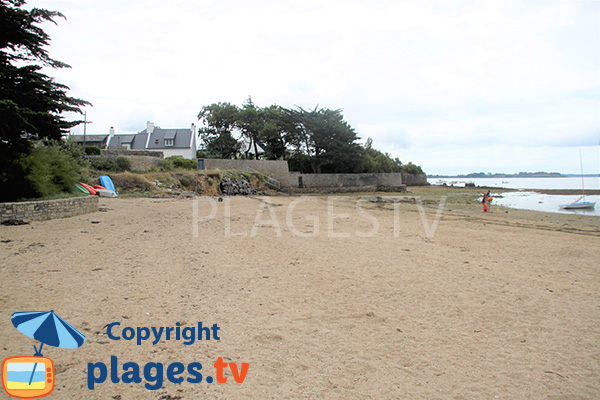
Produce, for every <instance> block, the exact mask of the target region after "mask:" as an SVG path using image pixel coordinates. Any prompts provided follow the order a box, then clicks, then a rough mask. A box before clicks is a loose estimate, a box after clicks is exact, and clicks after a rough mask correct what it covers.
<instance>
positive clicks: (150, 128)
mask: <svg viewBox="0 0 600 400" xmlns="http://www.w3.org/2000/svg"><path fill="white" fill-rule="evenodd" d="M153 132H154V122H150V121H148V122H147V123H146V134H147V135H148V136H147V137H146V146H145V147H144V148H145V149H147V148H148V146H149V145H150V136H152V133H153Z"/></svg>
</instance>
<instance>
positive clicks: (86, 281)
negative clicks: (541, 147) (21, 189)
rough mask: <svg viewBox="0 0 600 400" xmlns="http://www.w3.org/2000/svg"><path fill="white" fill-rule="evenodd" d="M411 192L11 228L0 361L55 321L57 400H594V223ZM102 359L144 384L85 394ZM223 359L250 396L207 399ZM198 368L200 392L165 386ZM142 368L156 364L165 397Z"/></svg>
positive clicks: (128, 207) (598, 393)
mask: <svg viewBox="0 0 600 400" xmlns="http://www.w3.org/2000/svg"><path fill="white" fill-rule="evenodd" d="M420 190H422V192H419V193H417V194H420V195H422V201H421V202H420V203H415V202H414V201H411V200H410V199H404V198H403V195H402V196H395V197H394V196H390V195H389V194H380V195H373V194H369V195H366V196H368V197H361V196H360V195H351V196H350V195H340V196H335V197H332V196H329V197H328V196H325V195H319V196H302V197H300V196H272V197H233V198H225V199H223V200H224V201H222V202H219V201H217V199H216V198H203V199H196V200H193V199H169V198H167V199H152V198H123V199H121V198H117V199H101V211H100V212H97V213H93V214H88V215H83V216H79V217H72V218H66V219H59V220H51V221H46V222H32V223H31V224H30V225H23V226H0V257H1V259H2V262H1V264H0V293H1V294H2V295H1V296H0V301H1V302H2V306H1V307H0V332H1V333H2V341H1V342H2V346H1V347H0V358H2V359H4V358H6V357H10V356H31V355H33V345H34V344H37V342H36V341H34V340H33V339H30V338H28V337H26V336H24V335H22V334H21V333H20V332H19V331H18V330H17V329H15V328H14V327H13V326H12V324H11V319H10V317H11V314H12V313H13V312H16V311H33V310H54V311H55V312H56V313H57V314H59V315H60V316H61V317H63V318H64V319H65V320H67V321H68V322H69V323H71V324H72V325H73V326H74V327H75V328H77V329H79V330H81V332H82V333H84V334H85V335H86V342H85V343H84V344H83V346H82V347H80V348H78V349H61V348H55V347H50V346H48V347H44V355H45V356H46V357H49V358H51V359H52V360H53V361H54V363H55V367H56V388H55V391H54V393H53V394H52V395H51V396H50V397H49V398H56V399H74V398H77V399H123V400H125V399H201V398H213V399H246V398H247V399H304V398H306V399H554V400H556V399H565V400H566V399H597V398H600V380H599V376H600V323H599V322H600V271H599V267H598V266H599V265H600V253H599V251H598V250H599V248H600V219H599V218H595V217H581V216H570V215H558V214H554V215H551V214H546V213H535V212H527V211H515V210H501V212H494V213H489V214H483V213H482V212H481V210H480V209H479V206H478V205H477V204H471V203H468V202H466V201H465V202H461V201H458V200H456V199H455V200H452V199H450V200H448V201H446V202H445V204H444V207H443V208H440V199H441V198H440V192H437V191H429V192H427V191H426V190H425V189H420ZM373 196H381V197H380V198H376V197H373ZM407 196H410V194H407ZM420 206H421V207H422V208H420ZM420 210H421V211H420ZM506 211H509V212H508V213H507V212H506ZM436 215H437V216H438V217H439V219H438V220H437V223H436V222H435V221H436ZM114 322H118V323H120V325H113V328H114V329H113V330H112V334H113V335H115V334H119V335H122V334H123V332H122V331H123V328H126V327H132V328H134V330H135V329H136V328H137V327H148V328H151V327H156V328H159V327H176V324H177V323H179V325H180V327H181V328H183V327H197V326H198V323H199V322H202V324H203V326H213V324H217V325H218V327H219V328H220V329H219V331H218V336H219V340H215V339H214V337H213V338H212V340H196V341H195V342H194V343H193V344H190V345H185V344H183V340H176V339H174V338H172V339H171V340H164V338H163V339H161V340H159V341H158V342H157V343H156V344H153V343H152V340H145V341H143V342H142V343H141V345H137V344H136V340H135V339H133V340H125V339H123V338H121V340H114V339H111V338H110V337H109V336H108V334H107V326H109V325H110V324H112V323H114ZM111 356H115V357H116V358H117V359H118V366H119V375H122V374H123V364H124V363H127V362H134V363H137V364H138V365H139V366H140V368H141V370H142V373H141V375H142V376H141V379H142V382H141V383H123V382H122V381H121V382H118V383H113V382H112V381H111V378H110V376H111V375H110V374H112V371H108V374H109V377H108V378H107V379H106V381H105V382H103V383H96V384H95V387H94V389H93V390H90V389H89V388H88V380H89V377H88V374H89V371H88V363H104V364H105V365H106V366H107V367H110V362H111ZM219 357H222V358H223V360H224V362H226V363H235V364H236V365H237V366H240V367H241V365H242V363H248V364H249V367H248V370H247V375H246V376H245V379H244V381H243V382H242V383H236V381H235V380H234V376H233V374H232V372H231V370H230V369H227V368H226V369H225V375H224V376H225V377H227V378H228V381H227V383H217V382H216V381H215V382H213V383H207V382H206V377H207V376H211V377H213V378H216V375H215V368H214V367H213V364H214V363H215V362H216V361H217V359H218V358H219ZM194 362H199V363H201V364H202V365H203V369H202V371H201V372H202V373H203V374H204V377H205V379H204V380H203V381H202V382H200V383H190V382H189V381H186V380H184V381H183V382H182V383H173V382H171V381H169V380H168V379H167V377H166V369H167V366H168V365H170V364H172V363H182V364H183V365H184V366H188V365H190V364H191V363H194ZM147 363H163V364H164V369H165V373H164V376H165V377H164V382H163V384H162V385H161V387H160V388H159V389H158V390H148V389H147V388H146V387H145V386H144V385H145V383H146V379H145V377H144V374H143V369H144V365H146V364H147ZM236 372H238V374H239V371H236ZM94 376H97V375H94ZM180 376H181V377H183V378H184V379H185V378H188V377H189V376H190V374H189V373H188V371H184V372H183V373H181V375H180ZM3 395H4V394H3Z"/></svg>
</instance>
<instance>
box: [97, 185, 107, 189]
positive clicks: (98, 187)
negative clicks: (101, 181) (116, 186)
mask: <svg viewBox="0 0 600 400" xmlns="http://www.w3.org/2000/svg"><path fill="white" fill-rule="evenodd" d="M94 189H102V190H108V189H107V188H105V187H104V186H100V185H94Z"/></svg>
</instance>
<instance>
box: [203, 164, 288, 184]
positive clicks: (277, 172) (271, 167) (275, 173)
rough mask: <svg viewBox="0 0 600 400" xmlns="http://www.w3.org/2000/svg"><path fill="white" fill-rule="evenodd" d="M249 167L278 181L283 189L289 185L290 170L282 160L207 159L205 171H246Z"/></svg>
mask: <svg viewBox="0 0 600 400" xmlns="http://www.w3.org/2000/svg"><path fill="white" fill-rule="evenodd" d="M247 167H250V168H252V169H255V170H257V171H258V172H262V173H263V174H265V175H267V176H270V177H271V178H275V179H277V180H278V181H279V182H280V183H281V186H282V187H287V186H288V185H289V176H290V173H289V168H288V163H287V161H281V160H222V159H216V158H205V159H204V169H221V170H225V169H234V170H241V171H245V170H246V168H247Z"/></svg>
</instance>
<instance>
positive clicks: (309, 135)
mask: <svg viewBox="0 0 600 400" xmlns="http://www.w3.org/2000/svg"><path fill="white" fill-rule="evenodd" d="M290 112H291V114H292V115H293V116H294V118H295V121H296V124H297V127H298V132H299V134H298V139H297V141H296V149H295V153H296V154H302V153H304V154H305V155H307V156H308V157H309V159H310V166H311V170H312V172H313V173H316V174H319V173H324V172H358V171H357V168H358V167H359V165H360V163H359V161H361V149H362V148H361V146H360V145H359V144H357V143H356V141H357V140H358V139H359V137H358V135H357V134H356V131H355V130H354V129H353V128H352V127H351V126H350V124H348V122H346V121H345V120H344V116H343V115H342V111H341V110H330V109H327V108H321V109H319V108H318V106H317V107H315V109H314V110H312V111H306V110H304V109H303V108H301V107H297V109H296V110H290Z"/></svg>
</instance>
